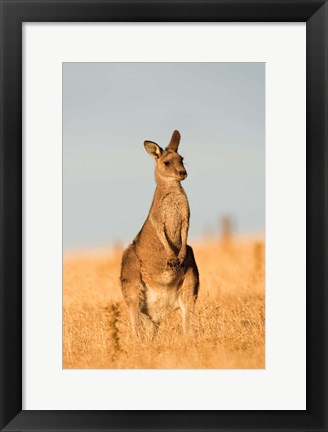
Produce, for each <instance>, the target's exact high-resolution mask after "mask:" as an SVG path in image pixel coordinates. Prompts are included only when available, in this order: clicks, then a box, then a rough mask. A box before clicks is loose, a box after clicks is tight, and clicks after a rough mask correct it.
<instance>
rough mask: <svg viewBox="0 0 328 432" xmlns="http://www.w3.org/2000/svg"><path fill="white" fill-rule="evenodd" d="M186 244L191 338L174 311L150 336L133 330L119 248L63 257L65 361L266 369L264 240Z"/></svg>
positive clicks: (87, 364) (68, 364) (74, 363)
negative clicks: (192, 291)
mask: <svg viewBox="0 0 328 432" xmlns="http://www.w3.org/2000/svg"><path fill="white" fill-rule="evenodd" d="M191 246H192V247H193V249H194V253H195V257H196V262H197V265H198V268H199V274H200V291H199V297H198V300H197V303H196V313H195V315H196V316H195V336H194V337H193V338H185V337H184V335H183V334H182V328H181V318H180V314H179V311H176V312H174V313H172V314H171V315H169V316H168V317H167V320H166V321H165V322H163V323H162V324H161V326H160V329H159V331H158V333H157V335H156V337H155V338H154V339H153V340H144V341H139V340H135V339H134V338H133V337H132V335H131V332H130V328H129V322H128V318H127V308H126V306H125V303H124V300H123V297H122V294H121V288H120V283H119V273H120V261H121V253H122V250H119V249H116V251H114V252H99V253H96V252H93V253H89V254H87V253H84V254H82V253H81V254H75V255H69V256H65V259H64V269H63V274H64V290H63V367H64V368H75V369H76V368H77V369H83V368H92V369H98V368H106V369H112V368H129V369H132V368H142V369H153V368H159V369H164V368H212V369H217V368H220V369H221V368H223V369H228V368H229V369H230V368H233V369H235V368H236V369H245V368H246V369H259V368H264V367H265V291H264V249H265V245H264V242H263V240H261V239H237V238H235V239H232V240H231V241H230V242H223V241H220V240H215V239H210V240H206V241H205V240H204V241H202V242H199V243H196V244H193V243H191ZM145 319H147V318H145Z"/></svg>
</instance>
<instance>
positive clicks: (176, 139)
mask: <svg viewBox="0 0 328 432" xmlns="http://www.w3.org/2000/svg"><path fill="white" fill-rule="evenodd" d="M180 139H181V135H180V132H179V131H177V130H175V131H174V132H173V134H172V137H171V141H170V144H169V145H168V146H167V150H172V151H174V152H176V151H177V150H178V147H179V144H180Z"/></svg>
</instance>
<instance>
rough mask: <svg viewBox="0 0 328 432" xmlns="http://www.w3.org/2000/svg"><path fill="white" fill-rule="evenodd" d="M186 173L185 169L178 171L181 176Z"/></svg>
mask: <svg viewBox="0 0 328 432" xmlns="http://www.w3.org/2000/svg"><path fill="white" fill-rule="evenodd" d="M186 174H187V171H186V170H183V171H179V175H181V176H183V175H186Z"/></svg>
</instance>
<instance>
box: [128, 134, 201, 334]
mask: <svg viewBox="0 0 328 432" xmlns="http://www.w3.org/2000/svg"><path fill="white" fill-rule="evenodd" d="M179 142H180V134H179V132H178V131H174V132H173V135H172V138H171V141H170V144H169V145H168V147H167V148H166V149H165V150H163V149H162V148H161V147H160V146H159V145H158V144H156V143H154V142H152V141H145V143H144V145H145V148H146V150H147V152H148V153H149V154H150V155H151V156H152V157H154V159H155V178H156V183H157V187H156V190H155V194H154V198H153V203H152V205H151V208H150V211H149V214H148V217H147V219H146V221H145V223H144V225H143V227H142V229H141V231H140V232H139V234H138V235H137V236H136V237H135V239H134V240H133V242H132V244H130V245H129V246H128V247H127V249H126V250H125V251H124V252H123V256H122V264H121V285H122V292H123V296H124V298H125V301H126V303H127V305H128V308H129V314H130V318H131V322H132V329H133V331H134V333H136V334H137V333H138V330H139V312H142V313H144V314H145V315H147V316H148V317H149V318H150V319H151V321H152V322H153V324H154V328H157V327H158V325H159V324H160V322H161V321H162V320H163V318H164V317H165V316H166V315H167V313H168V312H170V311H172V310H175V309H178V308H180V310H181V314H182V320H183V328H184V331H185V332H186V333H190V332H191V331H192V317H193V313H194V305H195V301H196V298H197V294H198V288H199V275H198V269H197V265H196V262H195V258H194V254H193V250H192V248H191V247H190V246H188V245H187V235H188V229H189V217H190V211H189V204H188V199H187V195H186V193H185V191H184V189H183V188H182V186H181V184H180V182H181V181H182V180H184V179H185V178H186V177H187V173H186V170H185V168H184V165H183V159H182V158H181V156H180V155H179V154H178V153H177V149H178V146H179Z"/></svg>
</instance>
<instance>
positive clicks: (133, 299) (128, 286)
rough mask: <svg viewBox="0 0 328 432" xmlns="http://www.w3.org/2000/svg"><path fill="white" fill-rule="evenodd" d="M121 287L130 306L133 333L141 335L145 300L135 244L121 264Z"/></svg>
mask: <svg viewBox="0 0 328 432" xmlns="http://www.w3.org/2000/svg"><path fill="white" fill-rule="evenodd" d="M120 280H121V287H122V293H123V297H124V300H125V302H126V304H127V306H128V311H129V316H130V321H131V326H132V332H133V334H134V335H135V336H137V335H139V330H140V323H139V309H140V303H141V302H142V300H143V283H142V279H141V272H140V262H139V259H138V257H137V255H136V253H135V250H134V246H133V244H131V245H129V246H128V247H127V249H125V251H124V252H123V256H122V263H121V277H120Z"/></svg>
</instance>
